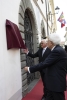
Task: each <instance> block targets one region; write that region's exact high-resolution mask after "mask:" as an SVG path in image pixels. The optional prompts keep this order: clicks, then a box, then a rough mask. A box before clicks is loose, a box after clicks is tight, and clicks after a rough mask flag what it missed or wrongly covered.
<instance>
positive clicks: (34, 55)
mask: <svg viewBox="0 0 67 100" xmlns="http://www.w3.org/2000/svg"><path fill="white" fill-rule="evenodd" d="M42 50H43V48H40V49H39V50H38V51H37V52H36V53H35V54H31V53H30V52H29V53H28V56H30V57H32V58H36V57H39V62H42V61H44V60H45V59H46V57H47V56H48V55H49V54H50V52H51V50H50V49H49V48H47V49H46V51H45V52H44V54H43V56H42ZM41 71H43V72H45V70H40V72H41Z"/></svg>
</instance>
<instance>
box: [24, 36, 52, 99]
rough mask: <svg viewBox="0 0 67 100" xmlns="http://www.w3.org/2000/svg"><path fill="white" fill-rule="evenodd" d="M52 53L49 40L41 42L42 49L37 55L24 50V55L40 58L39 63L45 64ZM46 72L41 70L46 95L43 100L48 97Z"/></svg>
mask: <svg viewBox="0 0 67 100" xmlns="http://www.w3.org/2000/svg"><path fill="white" fill-rule="evenodd" d="M50 52H51V50H50V49H49V48H47V38H46V39H42V40H41V43H40V48H39V50H38V51H37V52H36V53H34V54H31V53H30V52H29V51H28V50H24V53H26V54H27V56H30V57H32V58H36V57H39V63H40V62H43V61H44V60H45V59H46V58H47V56H48V55H49V54H50ZM45 71H46V69H44V70H40V75H41V78H42V82H43V87H44V88H43V92H44V94H43V96H42V99H41V100H44V99H45V97H46V95H47V89H46V84H45V80H44V78H45Z"/></svg>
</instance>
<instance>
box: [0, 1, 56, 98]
mask: <svg viewBox="0 0 67 100" xmlns="http://www.w3.org/2000/svg"><path fill="white" fill-rule="evenodd" d="M46 1H47V0H11V1H9V0H6V1H5V0H1V1H0V2H1V3H0V18H1V20H0V23H1V24H0V33H1V34H0V47H1V48H0V57H1V59H0V100H21V99H22V98H23V96H25V95H26V94H27V93H28V84H30V83H31V82H32V81H33V80H34V79H35V78H39V73H38V72H37V73H34V74H28V73H26V72H25V71H24V66H26V65H28V66H30V65H34V64H37V63H38V59H37V58H36V59H31V58H30V57H27V56H26V55H25V54H24V53H23V52H22V49H21V50H20V49H10V50H7V42H6V41H7V40H6V26H5V22H6V19H8V20H10V21H12V22H13V23H15V24H16V25H17V26H18V27H19V30H20V33H21V36H22V39H23V40H24V43H25V44H26V46H27V48H28V49H29V51H30V52H31V53H35V52H36V51H37V50H38V47H39V43H40V41H41V38H44V37H45V36H47V35H48V33H47V31H48V32H49V34H50V33H51V32H52V31H53V29H54V28H55V25H56V22H55V16H53V17H52V18H53V19H52V20H51V19H50V14H49V12H50V11H51V13H52V12H53V13H54V5H53V0H49V1H48V2H46ZM48 5H49V7H48ZM51 21H53V22H51ZM47 22H48V23H47ZM52 23H53V24H52ZM52 25H53V26H52Z"/></svg>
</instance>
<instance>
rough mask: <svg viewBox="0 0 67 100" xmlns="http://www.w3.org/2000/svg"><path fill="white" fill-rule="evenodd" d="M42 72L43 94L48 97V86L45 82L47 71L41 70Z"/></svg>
mask: <svg viewBox="0 0 67 100" xmlns="http://www.w3.org/2000/svg"><path fill="white" fill-rule="evenodd" d="M40 74H41V79H42V82H43V93H44V94H43V96H44V97H46V95H47V88H46V84H45V73H44V72H43V71H41V72H40Z"/></svg>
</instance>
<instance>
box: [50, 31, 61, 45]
mask: <svg viewBox="0 0 67 100" xmlns="http://www.w3.org/2000/svg"><path fill="white" fill-rule="evenodd" d="M48 38H49V40H50V41H52V42H53V43H54V44H55V45H57V44H60V42H61V39H60V36H59V35H58V34H57V33H51V34H50V35H49V37H48Z"/></svg>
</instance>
